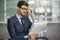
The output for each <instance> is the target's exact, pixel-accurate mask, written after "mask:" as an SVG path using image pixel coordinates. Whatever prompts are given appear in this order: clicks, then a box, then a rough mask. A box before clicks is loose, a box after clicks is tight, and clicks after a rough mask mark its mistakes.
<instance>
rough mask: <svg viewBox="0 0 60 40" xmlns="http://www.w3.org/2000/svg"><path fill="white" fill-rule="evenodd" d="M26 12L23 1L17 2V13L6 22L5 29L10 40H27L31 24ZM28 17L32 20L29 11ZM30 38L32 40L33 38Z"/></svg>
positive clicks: (32, 15)
mask: <svg viewBox="0 0 60 40" xmlns="http://www.w3.org/2000/svg"><path fill="white" fill-rule="evenodd" d="M27 11H28V4H27V3H26V2H25V1H19V2H18V4H17V13H16V14H15V15H14V16H12V17H11V18H9V19H8V21H7V28H8V32H9V35H10V37H11V40H28V39H25V38H28V33H29V29H30V27H31V25H32V22H31V21H30V20H29V18H28V16H26V13H27ZM29 15H30V16H31V17H32V19H34V13H33V11H32V10H30V11H29ZM32 34H34V33H32ZM30 37H32V38H33V36H30Z"/></svg>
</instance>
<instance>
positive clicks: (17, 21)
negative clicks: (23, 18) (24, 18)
mask: <svg viewBox="0 0 60 40" xmlns="http://www.w3.org/2000/svg"><path fill="white" fill-rule="evenodd" d="M14 18H15V21H16V23H17V24H20V22H19V20H18V19H17V17H16V15H14Z"/></svg>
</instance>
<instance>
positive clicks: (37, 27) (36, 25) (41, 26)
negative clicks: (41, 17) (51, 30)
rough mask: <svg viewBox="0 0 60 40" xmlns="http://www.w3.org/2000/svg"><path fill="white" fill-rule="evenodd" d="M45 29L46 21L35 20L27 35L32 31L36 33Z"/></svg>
mask: <svg viewBox="0 0 60 40" xmlns="http://www.w3.org/2000/svg"><path fill="white" fill-rule="evenodd" d="M46 29H47V22H46V21H45V22H36V23H33V25H32V27H31V30H30V32H29V35H30V34H31V33H32V32H36V33H37V34H38V33H40V32H41V31H45V30H46Z"/></svg>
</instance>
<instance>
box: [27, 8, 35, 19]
mask: <svg viewBox="0 0 60 40" xmlns="http://www.w3.org/2000/svg"><path fill="white" fill-rule="evenodd" d="M28 13H29V15H30V16H31V17H32V19H34V18H35V15H34V12H33V10H32V9H29V10H28Z"/></svg>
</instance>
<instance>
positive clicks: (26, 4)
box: [17, 1, 28, 8]
mask: <svg viewBox="0 0 60 40" xmlns="http://www.w3.org/2000/svg"><path fill="white" fill-rule="evenodd" d="M22 5H25V6H28V3H27V2H25V1H19V2H18V4H17V7H19V8H21V6H22Z"/></svg>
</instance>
